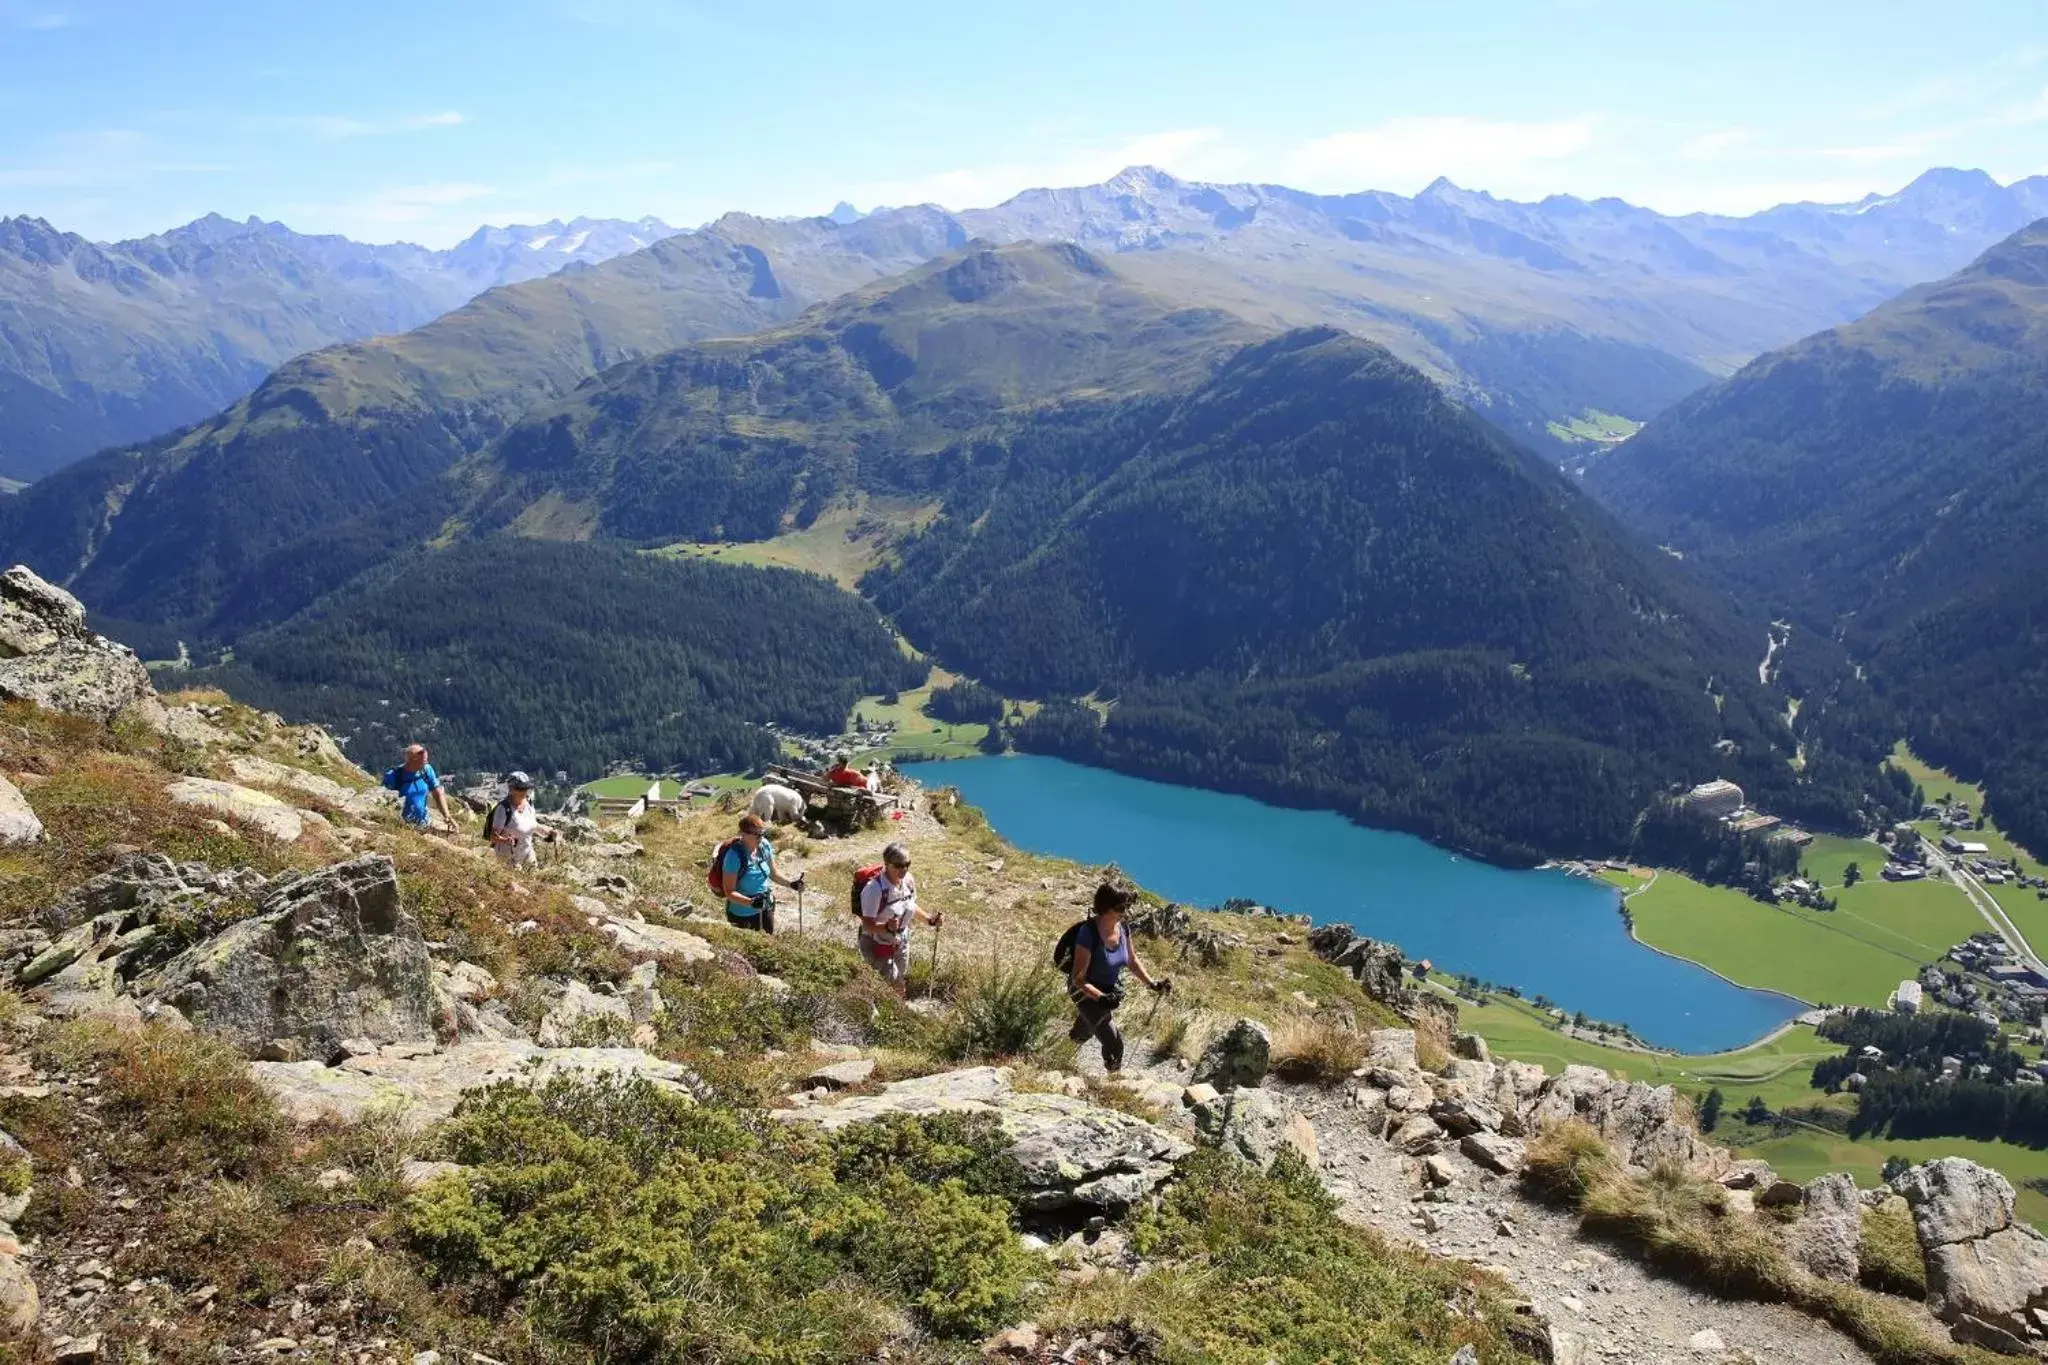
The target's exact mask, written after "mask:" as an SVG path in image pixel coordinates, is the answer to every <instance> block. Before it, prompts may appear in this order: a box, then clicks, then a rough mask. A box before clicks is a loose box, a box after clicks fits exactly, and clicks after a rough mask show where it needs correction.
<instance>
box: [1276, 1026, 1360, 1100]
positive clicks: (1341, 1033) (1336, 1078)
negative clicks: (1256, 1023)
mask: <svg viewBox="0 0 2048 1365" xmlns="http://www.w3.org/2000/svg"><path fill="white" fill-rule="evenodd" d="M1371 1056H1372V1040H1371V1039H1369V1038H1367V1037H1366V1036H1365V1035H1364V1034H1362V1033H1359V1032H1358V1031H1357V1030H1355V1029H1350V1028H1346V1027H1345V1026H1344V1025H1342V1024H1339V1023H1336V1022H1333V1021H1331V1020H1327V1019H1311V1020H1297V1021H1294V1022H1290V1023H1286V1024H1283V1025H1281V1027H1280V1029H1279V1031H1278V1033H1277V1034H1276V1035H1275V1036H1274V1039H1273V1055H1272V1069H1273V1072H1274V1073H1275V1074H1276V1075H1278V1076H1279V1077H1280V1079H1281V1080H1283V1081H1295V1082H1298V1083H1302V1084H1314V1085H1322V1086H1332V1085H1340V1084H1342V1083H1343V1082H1345V1081H1348V1080H1350V1079H1351V1073H1352V1072H1354V1071H1356V1070H1357V1069H1358V1068H1359V1067H1361V1066H1364V1065H1365V1064H1366V1062H1367V1060H1368V1059H1369V1058H1370V1057H1371Z"/></svg>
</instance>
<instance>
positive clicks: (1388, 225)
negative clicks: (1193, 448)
mask: <svg viewBox="0 0 2048 1365" xmlns="http://www.w3.org/2000/svg"><path fill="white" fill-rule="evenodd" d="M940 213H943V211H940V210H935V209H932V208H929V207H925V208H915V209H885V210H878V211H876V212H875V213H873V214H869V215H861V214H859V213H857V212H855V211H853V210H852V209H851V208H850V206H847V205H844V204H842V205H840V206H839V207H838V208H836V209H834V211H833V213H832V214H831V215H829V216H828V217H827V218H825V219H821V220H816V221H819V222H822V223H826V224H829V225H831V226H833V227H837V228H847V229H851V228H853V227H854V226H855V225H856V224H859V223H863V222H866V221H869V220H872V219H885V220H888V219H898V220H900V219H904V218H909V219H911V220H915V221H922V220H927V219H929V218H930V217H931V216H932V215H934V214H940ZM2042 213H2048V178H2043V177H2036V178H2034V179H2032V180H2023V181H2019V182H2015V183H2014V184H2012V185H2009V186H2001V185H1999V184H1998V183H1997V182H1995V181H1993V180H1992V179H1991V178H1990V177H1988V176H1986V175H1984V174H1983V173H1982V172H1979V171H1954V170H1936V171H1930V172H1928V173H1927V174H1925V175H1923V176H1921V177H1920V178H1919V179H1917V180H1915V181H1914V182H1913V183H1912V184H1910V185H1908V186H1906V187H1905V188H1904V189H1902V190H1901V191H1899V192H1898V193H1897V194H1893V195H1885V196H1876V195H1873V196H1870V197H1868V198H1866V199H1864V200H1862V201H1859V202H1857V203H1854V204H1835V205H1814V204H1795V205H1784V206H1780V207H1778V208H1774V209H1770V210H1766V211H1765V212H1762V213H1759V214H1754V215H1751V216H1749V217H1746V218H1733V217H1721V216H1714V215H1704V214H1692V215H1686V216H1682V217H1668V216H1664V215H1660V214H1657V213H1654V212H1652V211H1650V210H1647V209H1641V208H1637V207H1634V206H1632V205H1629V204H1626V203H1623V202H1622V201H1620V200H1616V199H1599V200H1592V201H1586V200H1581V199H1576V198H1572V197H1570V196H1563V195H1558V196H1552V197H1550V198H1548V199H1545V200H1543V201H1541V202H1540V203H1534V204H1524V203H1516V202H1513V201H1508V200H1501V199H1495V198H1493V197H1492V196H1490V195H1486V194H1481V193H1475V192H1471V191H1466V190H1461V189H1459V188H1458V187H1457V186H1455V185H1452V184H1451V183H1450V182H1448V181H1444V180H1439V181H1438V182H1437V183H1436V184H1433V185H1431V186H1430V187H1429V188H1428V189H1426V190H1424V191H1423V192H1422V193H1421V194H1419V195H1417V196H1415V197H1413V198H1405V197H1403V196H1400V195H1394V194H1387V193H1383V192H1378V191H1368V192H1364V193H1359V194H1349V195H1314V194H1307V193H1304V192H1302V191H1298V190H1292V189H1288V188H1286V187H1284V186H1276V185H1251V184H1237V185H1220V184H1204V183H1201V182H1196V181H1184V180H1179V179H1176V178H1175V177H1173V176H1171V175H1168V174H1166V173H1165V172H1163V171H1159V170H1155V169H1151V168H1147V167H1134V168H1132V169H1130V170H1126V171H1124V172H1123V173H1121V174H1119V175H1117V176H1115V177H1112V178H1111V179H1110V180H1108V181H1105V182H1103V183H1102V184H1099V185H1092V186H1083V187H1079V188H1073V189H1048V190H1030V191H1027V192H1025V193H1023V194H1020V195H1018V196H1016V197H1014V198H1013V199H1011V200H1009V201H1008V202H1006V203H1004V204H1001V205H998V206H996V207H993V208H986V209H974V210H967V211H964V212H961V213H958V214H943V216H944V217H945V218H946V219H947V220H948V221H949V222H950V223H952V224H953V225H954V227H955V229H956V232H955V234H954V236H953V237H952V238H951V239H950V241H949V243H948V244H950V242H951V241H964V240H966V239H967V238H969V237H984V238H987V239H989V240H992V241H999V242H1010V241H1023V240H1057V241H1072V242H1075V243H1077V244H1079V245H1083V246H1086V247H1088V248H1089V249H1090V250H1094V251H1097V252H1103V253H1114V254H1116V255H1118V256H1119V257H1120V258H1121V259H1123V260H1124V262H1125V268H1126V270H1127V272H1128V273H1130V274H1131V275H1132V276H1133V278H1135V279H1137V280H1139V281H1140V282H1142V283H1145V284H1147V285H1149V286H1151V287H1153V288H1155V289H1157V290H1159V291H1161V292H1164V293H1168V294H1171V295H1175V296H1178V297H1181V298H1183V299H1184V300H1185V301H1188V302H1193V303H1203V304H1209V305H1214V306H1219V307H1224V308H1228V309H1231V310H1232V311H1235V312H1238V313H1240V314H1241V315H1243V316H1245V317H1246V318H1247V319H1248V320H1249V321H1252V322H1254V323H1257V324H1260V325H1263V326H1269V327H1280V328H1284V327H1294V326H1308V325H1330V326H1336V327H1341V328H1344V329H1345V330H1347V331H1352V332H1355V333H1357V334H1359V335H1362V336H1366V337H1369V338H1371V339H1373V340H1376V341H1379V342H1381V343H1382V344H1385V345H1387V346H1388V347H1389V348H1390V349H1392V350H1393V351H1394V352H1395V353H1396V354H1398V355H1400V356H1402V357H1403V358H1404V359H1406V360H1409V361H1410V362H1412V363H1414V364H1416V365H1418V366H1419V367H1421V368H1422V369H1423V371H1424V372H1425V373H1427V374H1429V375H1430V376H1431V377H1432V378H1434V379H1437V380H1438V381H1439V382H1441V383H1444V384H1445V385H1446V386H1447V387H1448V388H1450V389H1451V391H1452V392H1453V393H1454V394H1455V395H1457V396H1458V397H1459V398H1460V399H1461V400H1462V401H1464V402H1466V403H1468V404H1469V405H1471V406H1473V407H1474V408H1476V409H1478V410H1479V411H1481V412H1483V413H1485V414H1486V415H1488V416H1489V417H1490V418H1491V419H1492V420H1493V421H1495V422H1496V424H1498V425H1501V426H1503V427H1505V428H1507V429H1508V430H1510V431H1511V432H1512V433H1513V434H1515V435H1517V436H1519V437H1520V438H1522V439H1524V440H1526V441H1530V442H1532V443H1534V444H1537V445H1539V446H1548V447H1550V448H1553V449H1554V450H1555V452H1556V453H1558V454H1559V455H1560V456H1566V457H1569V456H1572V455H1584V454H1587V453H1595V452H1597V449H1598V448H1599V447H1598V443H1597V442H1595V443H1594V444H1592V445H1590V446H1589V445H1587V444H1586V443H1585V442H1584V440H1583V439H1582V438H1581V437H1577V436H1574V435H1573V434H1572V419H1573V418H1575V417H1577V416H1578V415H1580V414H1583V413H1586V412H1604V413H1614V414H1618V415H1619V416H1621V417H1625V418H1629V419H1632V420H1635V421H1640V420H1642V419H1644V418H1647V417H1649V416H1651V415H1653V414H1654V413H1655V412H1657V411H1658V410H1660V409H1662V408H1663V407H1664V406H1666V405H1668V404H1669V403H1670V402H1672V401H1674V400H1675V399H1676V398H1678V397H1680V396H1681V395H1683V394H1684V393H1686V392H1688V391H1690V390H1691V389H1693V388H1696V387H1698V386H1699V385H1701V384H1703V383H1706V382H1707V381H1708V380H1709V379H1711V378H1712V377H1713V376H1715V375H1717V374H1725V373H1728V372H1729V371H1731V370H1732V369H1734V368H1735V367H1736V366H1738V365H1739V364H1741V363H1742V362H1744V361H1746V360H1748V359H1749V358H1750V357H1751V356H1754V355H1755V354H1757V353H1758V352H1759V351H1762V350H1765V349H1767V348H1769V347H1771V346H1774V345H1778V344H1782V343H1783V342H1785V341H1787V340H1790V339H1792V338H1794V337H1797V336H1799V335H1802V334H1803V333H1805V332H1808V331H1811V330H1813V329H1814V328H1816V327H1820V326H1825V325H1829V324H1832V323H1836V322H1841V321H1845V320H1847V319H1849V318H1851V317H1854V316H1856V315H1857V314H1859V313H1861V312H1862V311H1864V310H1865V309H1867V308H1869V307H1871V306H1872V305H1874V304H1876V303H1877V302H1879V301H1880V300H1882V299H1884V298H1886V297H1889V296H1890V295H1891V294H1893V293H1896V292H1897V291H1898V290H1900V289H1902V288H1904V287H1906V286H1908V285H1910V284H1914V283H1918V282H1919V281H1922V280H1925V279H1930V278H1934V277H1936V276H1939V275H1941V274H1944V273H1946V272H1947V271H1949V270H1952V269H1955V268H1956V267H1957V266H1959V265H1961V264H1962V263H1963V262H1964V261H1966V260H1968V259H1969V257H1970V256H1971V255H1973V254H1975V253H1976V252H1977V251H1980V250H1982V249H1983V248H1984V247H1985V246H1987V245H1989V244H1990V243H1991V242H1992V241H1995V240H1996V239H1997V238H1999V237H2001V236H2003V235H2005V234H2006V233H2009V232H2011V231H2013V230H2014V229H2016V228H2017V227H2019V226H2020V225H2022V224H2023V223H2025V222H2028V221H2031V220H2032V219H2033V218H2034V217H2038V216H2040V215H2041V214H2042ZM749 221H752V220H749ZM674 231H675V230H674V229H672V228H670V227H668V226H667V225H666V224H663V223H661V222H660V221H658V220H656V219H651V218H650V219H642V220H640V221H638V222H633V223H626V222H619V221H616V220H591V219H581V218H579V219H576V220H574V221H573V222H569V223H561V222H550V223H546V224H542V225H539V226H537V227H518V228H483V229H479V230H478V231H477V233H475V234H474V235H473V236H471V237H470V238H468V239H467V240H465V241H464V242H462V243H461V244H459V245H458V246H456V247H453V248H451V249H449V250H447V251H441V252H433V251H426V250H424V249H422V248H419V247H413V246H408V245H404V244H398V245H391V246H364V245H361V244H358V243H354V242H349V241H347V240H346V239H343V238H338V237H309V236H303V235H301V234H297V233H293V232H291V231H290V230H289V229H286V228H284V227H283V226H282V225H280V224H275V223H263V222H260V221H257V220H253V219H252V220H250V221H249V222H246V223H232V222H229V221H227V220H225V219H221V218H218V217H209V218H204V219H200V220H199V221H197V222H195V223H191V224H188V225H186V226H185V227H182V228H178V229H175V230H173V231H171V232H167V233H163V234H159V235H158V236H155V237H149V238H142V239H139V240H137V241H132V242H122V243H115V244H112V245H106V246H100V245H95V244H93V243H90V242H86V241H84V240H83V239H82V238H78V237H75V236H71V235H69V234H65V233H62V232H59V231H57V230H55V229H53V228H51V227H50V226H49V225H47V224H45V223H43V222H41V221H40V220H36V219H13V220H8V221H6V222H5V223H4V224H0V479H8V480H13V481H21V480H28V479H34V478H39V477H42V476H43V475H45V474H47V473H49V472H50V471H51V470H53V469H55V468H57V467H59V466H60V465H62V464H64V463H66V462H68V461H70V460H72V459H75V458H77V457H79V456H80V455H83V454H85V453H88V452H90V451H92V450H97V449H101V448H104V447H106V446H109V445H114V444H121V443H128V442H134V441H138V440H144V439H147V438H149V437H152V436H155V435H157V434H159V433H161V432H163V431H166V430H169V429H171V428H174V427H177V426H181V425H183V424H185V423H188V422H192V421H196V420H199V419H200V418H202V417H205V416H206V415H208V414H209V413H211V412H213V411H215V410H217V409H219V408H221V407H223V406H226V405H227V404H229V403H231V402H233V401H235V400H236V399H237V398H239V397H240V396H241V395H242V394H244V393H246V392H247V391H248V390H249V389H251V388H252V387H253V386H254V385H255V384H256V383H257V382H258V381H259V380H260V379H261V378H262V377H263V375H264V374H265V373H266V372H267V371H269V370H270V369H271V368H273V367H275V366H277V365H278V364H280V363H281V362H282V361H284V360H285V359H287V358H289V357H291V356H293V355H297V354H299V353H301V352H304V351H307V350H311V349H314V348H317V347H321V346H325V345H329V344H332V343H335V342H345V341H349V340H354V339H358V338H361V337H365V336H370V335H375V334H379V333H385V332H392V331H399V330H403V329H405V328H408V327H411V326H415V325H418V324H420V323H423V322H425V321H427V320H428V319H430V318H433V317H436V316H438V315H440V314H441V313H444V312H446V311H448V310H449V309H451V308H454V307H456V306H458V305H459V304H461V303H462V302H464V301H466V300H467V299H469V298H472V297H474V296H475V295H476V294H478V293H479V292H481V291H483V290H485V289H488V288H491V287H493V286H496V285H501V284H509V283H517V282H520V281H523V280H529V279H533V278H536V277H539V276H542V275H545V274H548V273H551V272H552V271H554V270H556V269H559V268H561V267H563V266H565V265H570V264H575V263H596V262H599V261H602V260H605V259H608V258H610V257H612V256H615V255H619V254H624V253H627V252H630V251H635V250H639V249H642V248H644V247H646V246H648V245H650V244H651V243H652V242H653V241H655V240H658V239H660V238H662V237H664V236H668V235H671V234H672V233H673V232H674ZM1575 443H1576V444H1577V445H1578V448H1577V449H1576V450H1575V449H1573V448H1572V447H1573V445H1574V444H1575Z"/></svg>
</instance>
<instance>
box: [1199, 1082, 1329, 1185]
mask: <svg viewBox="0 0 2048 1365" xmlns="http://www.w3.org/2000/svg"><path fill="white" fill-rule="evenodd" d="M1194 1119H1195V1130H1196V1131H1197V1132H1199V1133H1200V1134H1201V1135H1202V1136H1203V1137H1204V1138H1206V1139H1207V1140H1208V1141H1209V1142H1211V1143H1213V1144H1214V1145H1215V1146H1216V1147H1218V1148H1219V1149H1221V1150H1222V1151H1225V1152H1227V1153H1229V1154H1230V1155H1232V1156H1234V1157H1237V1158H1238V1159H1239V1160H1241V1161H1247V1162H1250V1163H1251V1164H1252V1165H1254V1166H1257V1167H1258V1168H1259V1169H1260V1170H1262V1171H1264V1170H1269V1169H1271V1167H1272V1165H1273V1163H1274V1162H1275V1161H1276V1160H1278V1159H1279V1157H1280V1153H1281V1152H1283V1151H1285V1150H1287V1149H1288V1148H1293V1149H1294V1150H1295V1151H1296V1152H1298V1153H1300V1155H1301V1158H1302V1160H1304V1161H1306V1162H1308V1164H1309V1167H1310V1169H1311V1170H1313V1169H1314V1168H1315V1167H1316V1166H1317V1164H1318V1162H1319V1160H1320V1158H1319V1156H1318V1154H1317V1150H1316V1129H1315V1125H1314V1124H1313V1123H1310V1122H1309V1120H1308V1118H1307V1116H1306V1115H1303V1114H1299V1113H1296V1112H1295V1111H1294V1110H1293V1109H1292V1108H1291V1107H1290V1106H1289V1105H1288V1104H1287V1102H1286V1101H1285V1100H1282V1099H1281V1098H1279V1097H1278V1096H1277V1095H1273V1094H1269V1093H1268V1092H1266V1091H1264V1090H1236V1091H1232V1092H1231V1093H1230V1094H1227V1095H1220V1094H1219V1095H1216V1096H1214V1097H1212V1098H1208V1099H1206V1100H1204V1101H1203V1102H1202V1103H1199V1104H1197V1105H1195V1106H1194Z"/></svg>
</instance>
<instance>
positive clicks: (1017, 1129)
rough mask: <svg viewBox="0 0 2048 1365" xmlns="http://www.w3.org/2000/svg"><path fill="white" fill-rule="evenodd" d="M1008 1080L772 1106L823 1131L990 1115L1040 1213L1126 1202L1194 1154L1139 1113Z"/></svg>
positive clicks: (973, 1074) (981, 1078) (957, 1080)
mask: <svg viewBox="0 0 2048 1365" xmlns="http://www.w3.org/2000/svg"><path fill="white" fill-rule="evenodd" d="M1010 1081H1011V1077H1010V1072H1009V1070H1008V1069H1007V1068H997V1067H987V1066H981V1067H971V1068H968V1069H967V1070H964V1071H949V1072H942V1073H940V1074H938V1075H935V1076H920V1077H918V1078H916V1079H915V1080H908V1081H897V1082H894V1083H893V1084H890V1085H887V1086H884V1087H883V1088H882V1089H881V1091H880V1092H879V1093H877V1094H873V1095H856V1096H851V1097H849V1098H846V1099H840V1100H836V1101H833V1102H831V1103H828V1104H821V1105H816V1106H813V1107H811V1108H808V1109H780V1110H776V1111H775V1117H776V1118H778V1119H781V1120H783V1121H784V1122H789V1123H812V1124H816V1125H818V1126H819V1127H821V1128H824V1129H826V1130H828V1131H830V1130H836V1129H839V1128H844V1127H845V1126H847V1125H848V1124H851V1123H865V1122H869V1121H871V1120H874V1119H879V1118H885V1117H887V1116H889V1115H891V1114H990V1115H993V1116H994V1117H995V1119H996V1121H997V1122H998V1123H1000V1124H1001V1125H1002V1128H1003V1132H1004V1133H1005V1134H1006V1135H1008V1137H1009V1139H1010V1155H1011V1157H1012V1158H1013V1159H1015V1160H1016V1162H1017V1164H1018V1166H1019V1167H1020V1168H1021V1169H1022V1171H1023V1174H1024V1188H1025V1195H1024V1204H1025V1206H1026V1207H1027V1208H1032V1209H1041V1210H1058V1209H1073V1208H1080V1209H1095V1210H1101V1211H1104V1212H1109V1211H1114V1210H1120V1209H1123V1208H1127V1207H1129V1206H1130V1205H1131V1204H1134V1203H1136V1202H1137V1201H1138V1200H1140V1199H1142V1198H1144V1197H1145V1196H1146V1195H1148V1194H1150V1193H1151V1192H1152V1191H1153V1190H1155V1189H1157V1188H1158V1187H1159V1185H1160V1183H1161V1182H1163V1181H1164V1180H1165V1179H1166V1178H1167V1177H1168V1176H1169V1175H1171V1174H1172V1173H1173V1166H1174V1163H1175V1162H1177V1161H1179V1160H1180V1159H1181V1158H1183V1157H1185V1156H1187V1155H1188V1153H1189V1152H1190V1151H1192V1150H1193V1149H1192V1148H1191V1147H1189V1146H1188V1144H1187V1143H1185V1142H1182V1141H1181V1140H1179V1139H1178V1138H1176V1137H1174V1136H1173V1135H1171V1134H1170V1133H1168V1132H1166V1131H1165V1130H1164V1129H1162V1128H1160V1127H1158V1126H1157V1125H1155V1124H1151V1123H1148V1122H1146V1121H1145V1120H1144V1119H1141V1118H1137V1117H1134V1116H1133V1115H1130V1114H1124V1113H1120V1112H1118V1111H1117V1110H1114V1109H1105V1108H1103V1107H1102V1106H1101V1105H1099V1104H1095V1103H1093V1102H1091V1101H1089V1100H1085V1099H1080V1098H1078V1097H1076V1096H1073V1095H1061V1094H1046V1093H1040V1092H1035V1091H1020V1090H1017V1089H1015V1088H1014V1087H1013V1086H1012V1085H1011V1083H1010Z"/></svg>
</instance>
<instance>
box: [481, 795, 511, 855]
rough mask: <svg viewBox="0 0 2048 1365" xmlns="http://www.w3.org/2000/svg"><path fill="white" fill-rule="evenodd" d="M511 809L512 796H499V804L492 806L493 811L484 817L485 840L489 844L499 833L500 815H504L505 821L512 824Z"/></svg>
mask: <svg viewBox="0 0 2048 1365" xmlns="http://www.w3.org/2000/svg"><path fill="white" fill-rule="evenodd" d="M511 811H512V798H511V797H509V796H504V797H499V798H498V804H497V805H495V806H492V807H491V813H490V814H489V815H486V816H485V817H484V835H483V837H484V842H485V843H487V844H488V843H489V842H490V841H491V840H492V839H494V838H496V837H497V834H498V829H499V825H498V817H499V816H500V815H503V816H504V817H505V823H507V824H510V823H511Z"/></svg>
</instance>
